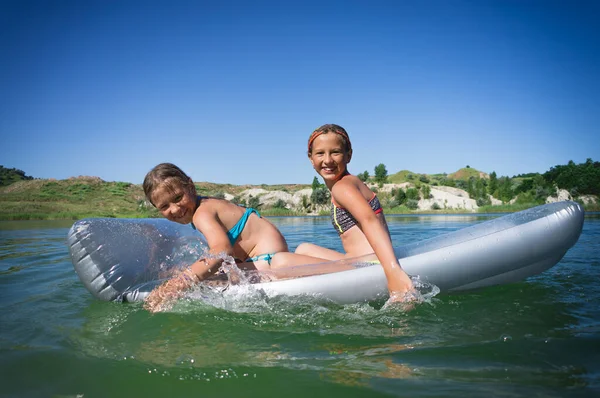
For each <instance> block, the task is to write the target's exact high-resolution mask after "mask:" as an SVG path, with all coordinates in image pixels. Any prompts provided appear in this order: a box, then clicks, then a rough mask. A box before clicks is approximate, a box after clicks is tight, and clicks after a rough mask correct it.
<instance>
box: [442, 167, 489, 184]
mask: <svg viewBox="0 0 600 398" xmlns="http://www.w3.org/2000/svg"><path fill="white" fill-rule="evenodd" d="M471 177H474V178H488V179H489V178H490V176H489V174H487V173H484V172H482V171H479V170H477V169H474V168H472V167H463V168H462V169H459V170H458V171H455V172H454V173H452V174H448V178H450V179H452V180H463V181H468V180H469V178H471Z"/></svg>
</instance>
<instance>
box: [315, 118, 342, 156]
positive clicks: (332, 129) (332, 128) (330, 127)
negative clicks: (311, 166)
mask: <svg viewBox="0 0 600 398" xmlns="http://www.w3.org/2000/svg"><path fill="white" fill-rule="evenodd" d="M327 133H335V134H337V135H339V136H340V138H341V139H342V145H343V146H344V149H345V150H346V152H350V151H352V143H350V137H349V136H348V133H347V132H346V130H345V129H344V128H343V127H342V126H338V125H337V124H324V125H322V126H321V127H319V128H318V129H316V130H315V131H313V132H312V134H311V135H310V137H309V138H308V155H309V156H310V154H311V153H312V144H313V141H314V140H315V139H316V138H317V137H318V136H320V135H321V134H327Z"/></svg>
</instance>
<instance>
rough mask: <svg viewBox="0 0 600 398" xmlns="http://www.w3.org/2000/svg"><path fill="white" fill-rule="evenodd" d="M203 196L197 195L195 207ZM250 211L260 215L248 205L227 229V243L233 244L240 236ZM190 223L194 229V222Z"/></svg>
mask: <svg viewBox="0 0 600 398" xmlns="http://www.w3.org/2000/svg"><path fill="white" fill-rule="evenodd" d="M204 198H206V196H198V199H196V208H197V207H198V206H199V205H200V201H201V200H202V199H204ZM252 213H254V214H256V215H257V216H259V217H260V213H259V212H258V211H256V210H255V209H253V208H251V207H248V208H246V211H244V214H243V215H242V217H240V219H239V220H238V222H237V223H235V225H234V226H233V227H232V228H231V229H230V230H229V231H227V237H228V238H229V243H231V246H233V245H235V241H237V238H239V237H240V235H241V233H242V231H243V230H244V227H245V226H246V222H247V221H248V217H250V214H252ZM190 225H191V226H192V228H193V229H194V231H195V230H196V226H195V225H194V223H193V222H191V223H190Z"/></svg>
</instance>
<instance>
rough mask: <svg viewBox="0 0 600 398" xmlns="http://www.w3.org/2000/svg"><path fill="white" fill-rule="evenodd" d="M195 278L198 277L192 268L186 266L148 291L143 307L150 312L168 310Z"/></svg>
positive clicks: (195, 280) (194, 281)
mask: <svg viewBox="0 0 600 398" xmlns="http://www.w3.org/2000/svg"><path fill="white" fill-rule="evenodd" d="M197 280H198V277H197V276H196V275H195V274H194V273H193V272H192V270H190V269H189V268H186V269H185V270H184V271H182V272H180V273H179V274H178V275H176V276H174V277H173V278H171V279H169V280H168V281H166V282H165V283H163V284H162V285H160V286H159V287H157V288H156V289H154V290H153V291H152V292H150V294H149V295H148V297H146V300H145V302H144V308H145V309H146V310H148V311H150V312H159V311H165V310H168V309H169V308H171V306H172V304H173V303H174V302H175V301H176V300H177V299H179V298H181V297H183V295H184V294H185V291H186V290H188V289H189V288H190V287H191V286H193V285H194V284H195V283H196V282H197Z"/></svg>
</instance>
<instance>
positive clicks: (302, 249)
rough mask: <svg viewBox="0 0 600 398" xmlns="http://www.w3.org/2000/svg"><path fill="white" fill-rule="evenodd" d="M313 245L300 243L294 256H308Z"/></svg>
mask: <svg viewBox="0 0 600 398" xmlns="http://www.w3.org/2000/svg"><path fill="white" fill-rule="evenodd" d="M312 247H313V245H312V244H311V243H300V244H299V245H298V247H297V248H296V250H294V253H296V254H308V253H310V251H311V248H312Z"/></svg>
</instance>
